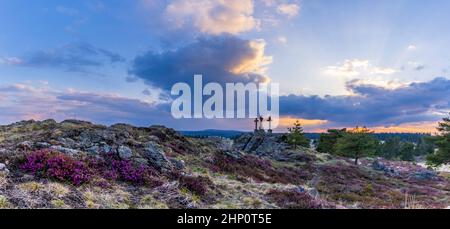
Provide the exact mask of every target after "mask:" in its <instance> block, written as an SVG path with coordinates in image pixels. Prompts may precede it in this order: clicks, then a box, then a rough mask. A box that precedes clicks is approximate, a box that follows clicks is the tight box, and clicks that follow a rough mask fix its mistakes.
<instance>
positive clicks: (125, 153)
mask: <svg viewBox="0 0 450 229" xmlns="http://www.w3.org/2000/svg"><path fill="white" fill-rule="evenodd" d="M117 151H118V152H119V157H120V158H122V159H130V158H131V157H133V151H131V149H130V148H128V147H126V146H119V149H118V150H117Z"/></svg>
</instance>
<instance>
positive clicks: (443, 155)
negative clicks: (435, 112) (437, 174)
mask: <svg viewBox="0 0 450 229" xmlns="http://www.w3.org/2000/svg"><path fill="white" fill-rule="evenodd" d="M437 130H438V131H439V135H438V136H436V137H434V144H435V145H436V146H437V147H438V151H437V152H436V153H434V154H431V155H429V156H428V157H427V163H428V164H429V165H431V166H439V165H442V164H445V163H449V162H450V116H449V117H446V118H444V119H443V121H442V122H440V123H439V127H438V128H437Z"/></svg>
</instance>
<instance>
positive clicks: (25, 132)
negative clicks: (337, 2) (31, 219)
mask: <svg viewBox="0 0 450 229" xmlns="http://www.w3.org/2000/svg"><path fill="white" fill-rule="evenodd" d="M284 142H285V139H283V136H274V135H268V134H263V133H257V134H245V135H243V136H241V137H240V138H238V139H236V140H235V141H234V142H232V141H231V140H227V139H222V138H204V139H194V138H187V137H184V136H181V135H180V134H178V133H177V132H176V131H174V130H172V129H167V128H164V127H161V126H153V127H149V128H137V127H133V126H130V125H125V124H118V125H113V126H111V127H106V126H101V125H95V124H92V123H89V122H82V121H75V120H69V121H64V122H61V123H57V122H55V121H53V120H47V121H42V122H35V121H24V122H19V123H15V124H11V125H8V126H1V127H0V208H446V207H448V206H450V200H449V196H450V195H449V194H450V182H449V180H448V177H447V178H446V177H445V176H446V175H445V174H436V173H434V172H432V171H428V170H426V169H424V168H422V167H420V166H417V165H414V164H412V163H408V162H392V161H386V160H375V159H367V158H363V159H361V160H360V164H359V165H354V163H353V161H351V160H350V159H346V158H341V157H338V156H331V155H328V154H320V153H317V152H315V151H313V150H310V149H306V148H302V147H291V146H289V145H288V144H285V143H284Z"/></svg>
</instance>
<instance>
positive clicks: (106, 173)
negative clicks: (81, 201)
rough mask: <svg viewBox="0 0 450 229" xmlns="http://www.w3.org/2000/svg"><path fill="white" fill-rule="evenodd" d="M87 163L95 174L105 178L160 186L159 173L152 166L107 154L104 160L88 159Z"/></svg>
mask: <svg viewBox="0 0 450 229" xmlns="http://www.w3.org/2000/svg"><path fill="white" fill-rule="evenodd" d="M88 164H89V165H90V167H91V168H93V170H94V171H95V172H96V174H97V175H99V176H101V177H103V178H104V179H107V180H121V181H124V182H129V183H133V184H138V185H144V184H147V185H151V186H160V185H161V184H162V182H161V181H160V180H159V179H158V178H157V177H158V176H159V173H158V171H157V170H155V169H154V168H152V167H149V166H144V165H136V164H135V163H133V162H132V161H130V160H121V159H119V158H118V157H117V156H115V155H112V154H108V155H107V156H106V157H105V159H104V160H96V159H94V160H89V162H88Z"/></svg>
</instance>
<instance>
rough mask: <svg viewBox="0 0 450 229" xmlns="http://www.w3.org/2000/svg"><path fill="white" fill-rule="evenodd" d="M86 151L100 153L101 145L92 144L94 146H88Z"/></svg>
mask: <svg viewBox="0 0 450 229" xmlns="http://www.w3.org/2000/svg"><path fill="white" fill-rule="evenodd" d="M86 151H87V152H88V153H90V154H94V155H96V154H98V153H100V147H99V146H92V147H90V148H88V149H87V150H86Z"/></svg>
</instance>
